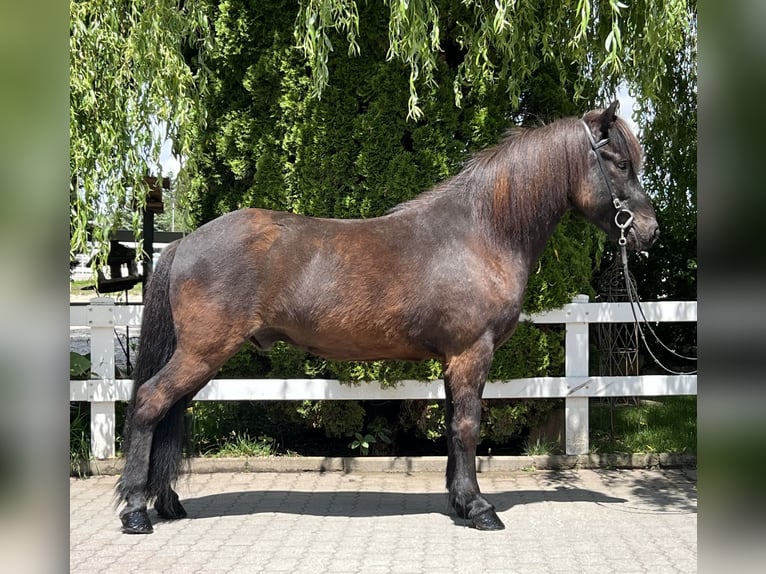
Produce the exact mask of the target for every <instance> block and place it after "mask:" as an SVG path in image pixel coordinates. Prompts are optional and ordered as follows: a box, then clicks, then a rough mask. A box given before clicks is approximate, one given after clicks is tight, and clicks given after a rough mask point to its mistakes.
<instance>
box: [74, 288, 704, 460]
mask: <svg viewBox="0 0 766 574" xmlns="http://www.w3.org/2000/svg"><path fill="white" fill-rule="evenodd" d="M642 307H643V309H644V312H645V314H646V318H647V320H648V321H650V322H689V321H692V322H695V321H696V320H697V302H696V301H660V302H653V303H643V304H642ZM142 310H143V307H142V306H138V305H116V304H115V302H114V300H113V299H111V298H102V297H98V298H95V299H92V300H91V301H90V303H89V304H88V305H79V306H77V305H73V306H70V309H69V324H70V326H72V327H81V326H87V327H89V328H90V348H91V363H92V366H91V373H92V374H91V377H92V378H91V380H85V381H78V380H74V381H70V382H69V400H70V401H88V402H90V409H91V410H90V414H91V420H90V430H91V450H92V453H93V456H94V457H95V458H97V459H107V458H112V457H114V456H115V444H114V439H115V408H114V405H115V402H116V401H126V400H128V399H129V398H130V393H131V390H132V387H133V383H132V381H131V380H130V379H115V377H114V373H115V369H114V365H115V361H114V338H115V327H117V326H130V327H137V326H139V325H140V323H141V312H142ZM523 318H524V319H528V320H531V321H533V322H534V323H536V324H565V325H566V363H565V376H564V377H535V378H528V379H514V380H510V381H490V382H489V383H487V385H486V387H485V389H484V395H483V396H484V398H488V399H501V398H502V399H510V398H563V399H565V409H566V413H565V415H566V430H565V444H566V453H567V454H587V453H588V450H589V445H588V443H589V437H588V399H589V398H590V397H620V396H662V395H696V394H697V376H696V375H674V376H670V375H642V376H631V377H596V376H590V375H589V373H588V324H589V323H632V322H633V314H632V312H631V309H630V305H629V304H628V303H589V302H588V297H587V295H578V296H577V297H575V298H574V300H573V302H572V303H570V304H568V305H564V307H563V308H561V309H556V310H553V311H548V312H545V313H539V314H535V315H533V316H528V317H523ZM443 398H444V383H443V381H441V380H437V381H432V382H427V383H424V382H420V381H402V382H400V383H399V384H398V385H397V386H396V388H393V389H390V388H389V389H382V388H380V385H378V384H377V383H375V382H371V383H369V384H364V385H361V386H350V385H342V384H340V383H339V382H338V381H337V380H327V379H229V380H227V379H214V380H212V381H210V383H208V385H206V386H205V388H203V389H202V390H201V391H200V392H199V393H198V394H197V395H196V396H195V397H194V399H195V400H202V401H243V400H248V401H253V400H254V401H265V400H279V401H283V400H284V401H293V400H294V401H299V400H321V399H333V400H348V399H357V400H370V399H372V400H379V399H443Z"/></svg>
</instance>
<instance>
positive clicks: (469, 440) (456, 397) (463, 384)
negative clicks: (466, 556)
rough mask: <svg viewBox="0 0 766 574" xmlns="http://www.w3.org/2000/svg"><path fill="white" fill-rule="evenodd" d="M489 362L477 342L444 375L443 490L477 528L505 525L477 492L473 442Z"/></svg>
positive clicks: (487, 349)
mask: <svg viewBox="0 0 766 574" xmlns="http://www.w3.org/2000/svg"><path fill="white" fill-rule="evenodd" d="M491 361H492V347H491V346H490V345H489V344H485V343H482V342H479V343H478V344H477V345H475V346H474V347H473V348H471V349H470V350H468V351H466V352H465V353H463V354H461V355H458V356H456V357H453V358H452V359H450V360H449V364H448V366H447V369H446V371H445V374H444V379H445V381H444V382H445V385H444V387H445V392H446V398H447V400H446V409H445V411H446V424H447V448H448V459H447V489H448V490H449V497H450V504H451V505H452V507H453V508H454V509H455V511H456V512H457V514H458V515H459V516H460V517H461V518H467V519H469V520H471V523H472V524H473V526H475V527H476V528H477V529H479V530H501V529H503V528H505V526H504V525H503V523H502V521H501V520H500V518H498V516H497V514H496V513H495V508H494V506H492V504H490V503H489V502H488V501H487V499H486V498H484V497H483V496H482V494H481V490H480V489H479V483H478V480H477V478H476V445H477V444H478V442H479V430H480V424H481V393H482V390H483V389H484V383H485V382H486V377H487V374H488V372H489V367H490V364H491Z"/></svg>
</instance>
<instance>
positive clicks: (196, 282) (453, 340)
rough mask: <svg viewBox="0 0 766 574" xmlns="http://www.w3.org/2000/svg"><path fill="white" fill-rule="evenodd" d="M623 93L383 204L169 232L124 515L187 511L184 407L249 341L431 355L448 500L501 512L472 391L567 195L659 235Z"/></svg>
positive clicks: (147, 338) (371, 355) (478, 392)
mask: <svg viewBox="0 0 766 574" xmlns="http://www.w3.org/2000/svg"><path fill="white" fill-rule="evenodd" d="M616 107H617V103H616V102H615V103H613V104H612V105H611V106H610V107H609V108H608V109H606V110H594V111H590V112H588V113H586V114H585V115H584V116H583V117H582V118H581V119H580V118H566V119H561V120H558V121H556V122H553V123H551V124H549V125H546V126H542V127H538V128H534V129H526V130H516V131H515V132H513V133H512V134H510V135H509V136H508V137H506V138H505V139H504V140H503V141H502V142H501V143H499V144H498V145H496V146H495V147H492V148H490V149H487V150H485V151H482V152H480V153H478V154H477V155H476V156H474V157H473V158H472V159H471V160H470V161H469V162H468V163H467V164H466V165H465V167H464V169H463V170H462V171H461V172H460V173H458V174H457V175H455V176H454V177H452V178H450V179H448V180H446V181H444V182H442V183H441V184H439V185H437V186H436V187H435V188H433V189H432V190H430V191H428V192H426V193H423V194H422V195H420V196H418V197H416V198H415V199H413V200H411V201H408V202H406V203H403V204H401V205H399V206H397V207H395V208H394V209H393V210H391V211H390V212H389V213H388V214H387V215H385V216H383V217H378V218H373V219H367V220H334V219H317V218H311V217H304V216H299V215H294V214H290V213H279V212H273V211H266V210H261V209H245V210H241V211H236V212H233V213H229V214H226V215H223V216H221V217H219V218H218V219H215V220H214V221H211V222H209V223H207V224H205V225H203V226H201V227H200V228H199V229H197V230H196V231H194V232H193V233H191V234H190V235H188V236H187V237H185V238H183V239H181V240H179V241H177V242H175V243H173V244H171V245H169V246H168V247H167V248H166V249H165V251H164V252H163V254H162V256H161V257H160V260H159V262H158V264H157V269H156V271H155V272H154V275H153V277H152V279H151V281H150V284H149V285H148V289H147V294H146V297H145V306H144V315H143V321H142V326H141V338H140V352H139V356H138V364H137V366H136V371H135V375H134V378H135V390H134V394H133V398H132V400H131V402H130V404H129V407H128V415H127V422H126V438H125V456H126V461H125V469H124V472H123V473H122V476H121V477H120V480H119V483H118V486H117V494H118V497H119V501H120V502H125V503H126V504H125V508H124V509H123V510H122V511H121V513H120V517H121V520H122V528H123V531H124V532H127V533H149V532H151V531H152V524H151V522H150V520H149V515H148V513H147V508H146V505H147V501H151V500H154V501H155V503H154V506H155V509H156V510H157V512H158V513H159V515H160V516H161V517H164V518H181V517H184V516H186V512H185V510H184V508H183V506H181V504H180V502H179V499H178V495H177V494H176V493H175V492H174V491H173V489H172V486H173V485H174V481H175V479H176V478H177V474H178V468H179V463H180V458H181V446H182V434H183V424H182V417H183V412H184V409H185V408H186V406H187V404H188V402H189V401H190V400H191V398H192V397H193V396H194V395H195V394H196V393H197V392H198V391H199V390H200V389H201V388H202V387H203V386H204V385H205V384H206V383H207V382H208V381H209V380H210V379H211V378H212V377H213V376H214V375H215V373H216V372H217V370H218V369H219V368H220V367H221V365H223V364H224V362H225V361H226V360H227V359H229V358H230V357H231V356H232V355H233V354H234V353H235V352H236V351H237V350H238V349H239V348H240V347H241V346H242V345H243V344H244V343H245V342H247V341H250V342H251V343H253V344H254V345H255V346H256V347H258V348H260V349H268V348H269V347H270V346H271V345H272V344H273V343H274V342H275V341H286V342H288V343H290V344H292V345H295V346H297V347H300V348H302V349H305V350H307V351H310V352H311V353H314V354H317V355H320V356H322V357H326V358H330V359H337V360H377V359H404V360H413V361H418V360H423V359H429V358H436V359H439V360H441V361H442V362H443V365H444V379H445V392H446V424H447V435H448V445H449V446H448V463H447V489H448V491H449V501H450V504H451V506H452V508H454V510H455V512H456V513H457V514H458V515H459V516H461V517H463V518H467V519H469V520H470V522H471V523H472V524H473V525H474V526H475V527H476V528H479V529H486V530H498V529H502V528H504V526H503V523H502V522H501V521H500V519H499V518H498V516H497V514H496V513H495V510H494V507H493V506H492V504H490V503H489V502H488V501H487V499H486V498H484V496H482V494H481V491H480V489H479V484H478V482H477V479H476V461H475V456H476V445H477V442H478V439H479V423H480V415H481V405H480V400H481V396H482V391H483V389H484V384H485V381H486V378H487V373H488V371H489V368H490V363H491V361H492V355H493V353H494V351H495V349H497V348H498V347H499V346H500V345H502V344H503V343H504V342H505V341H506V340H507V339H508V338H509V337H510V336H511V334H512V333H513V331H514V329H515V327H516V325H517V322H518V319H519V313H520V311H521V305H522V300H523V295H524V290H525V288H526V284H527V278H528V276H529V273H530V270H531V269H532V268H533V266H534V264H535V263H536V261H537V259H538V258H539V256H540V255H541V253H542V250H543V248H544V246H545V243H546V241H547V240H548V238H549V237H550V235H551V234H552V232H553V229H554V227H555V226H556V224H557V222H558V221H559V220H560V219H561V217H562V216H563V215H564V213H565V212H567V210H570V209H572V210H574V211H575V212H577V213H579V214H581V215H582V216H583V217H585V218H586V219H587V220H589V221H591V222H592V223H594V224H595V225H597V226H598V227H599V228H601V229H602V230H604V231H605V232H606V233H607V235H608V236H609V237H611V238H612V239H615V240H619V241H620V242H621V243H625V244H626V245H627V247H628V248H631V249H636V250H643V249H646V248H648V247H649V246H650V245H651V244H652V243H653V242H654V240H655V239H656V237H657V234H658V226H657V222H656V219H655V215H654V210H653V208H652V206H651V203H650V202H649V199H648V198H647V196H646V195H645V194H644V191H643V189H642V188H641V185H640V183H639V181H638V178H637V173H638V170H639V168H640V164H641V148H640V146H639V143H638V140H637V139H636V137H635V136H634V135H633V134H632V133H631V131H630V129H629V128H628V126H627V124H626V123H625V122H624V121H623V120H622V119H620V118H619V117H617V115H616Z"/></svg>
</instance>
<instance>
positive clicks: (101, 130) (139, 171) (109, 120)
mask: <svg viewBox="0 0 766 574" xmlns="http://www.w3.org/2000/svg"><path fill="white" fill-rule="evenodd" d="M209 45H210V36H209V30H208V22H207V15H206V9H205V3H204V2H203V0H188V1H186V2H184V3H183V4H182V5H179V3H178V2H176V1H174V0H152V1H148V0H135V1H127V0H122V1H117V2H112V1H110V2H106V1H104V0H88V1H85V0H82V1H77V0H72V1H71V2H70V160H69V163H70V190H69V197H70V230H71V239H70V251H71V252H72V253H76V252H86V253H87V252H89V251H90V249H91V246H90V244H89V242H92V243H93V246H94V247H95V248H96V249H98V251H99V253H98V255H99V256H100V258H101V259H102V260H103V259H104V258H105V256H106V253H107V252H108V247H109V244H108V240H109V238H110V235H111V233H112V232H113V231H114V230H115V228H116V227H117V226H118V224H119V222H120V220H121V219H122V218H123V217H125V213H126V212H127V213H131V212H133V211H134V208H135V206H139V207H140V206H143V205H144V204H145V196H146V191H147V189H146V187H145V184H144V183H143V178H144V176H145V175H147V173H148V172H151V173H153V174H155V175H159V171H160V167H159V165H158V163H159V157H160V147H161V145H162V143H163V141H164V139H165V138H166V136H167V135H170V136H172V137H173V138H174V147H175V149H176V151H177V153H178V154H180V155H181V156H183V157H188V156H190V155H191V148H192V139H191V138H192V136H193V135H194V131H193V129H192V127H193V126H194V125H195V124H196V123H197V122H202V121H203V120H204V111H203V110H202V109H201V108H200V107H199V102H200V100H199V97H200V95H202V94H204V93H205V91H206V82H205V66H204V57H205V53H206V51H207V50H208V49H209ZM166 129H167V133H166ZM127 218H128V220H129V221H130V222H131V225H132V227H133V231H134V234H135V235H136V236H137V237H140V231H141V230H140V221H141V218H140V217H139V216H137V215H128V216H127Z"/></svg>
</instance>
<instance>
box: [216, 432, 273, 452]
mask: <svg viewBox="0 0 766 574" xmlns="http://www.w3.org/2000/svg"><path fill="white" fill-rule="evenodd" d="M231 434H232V437H231V439H228V440H226V441H225V442H223V443H219V444H218V445H216V446H215V447H214V448H213V449H211V450H209V451H208V452H206V453H204V456H208V457H211V458H225V457H242V456H249V457H263V456H272V455H274V454H276V441H275V440H274V439H273V438H271V437H268V436H260V437H258V438H257V439H253V438H250V435H248V434H247V433H242V434H237V433H236V432H234V431H232V433H231Z"/></svg>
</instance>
